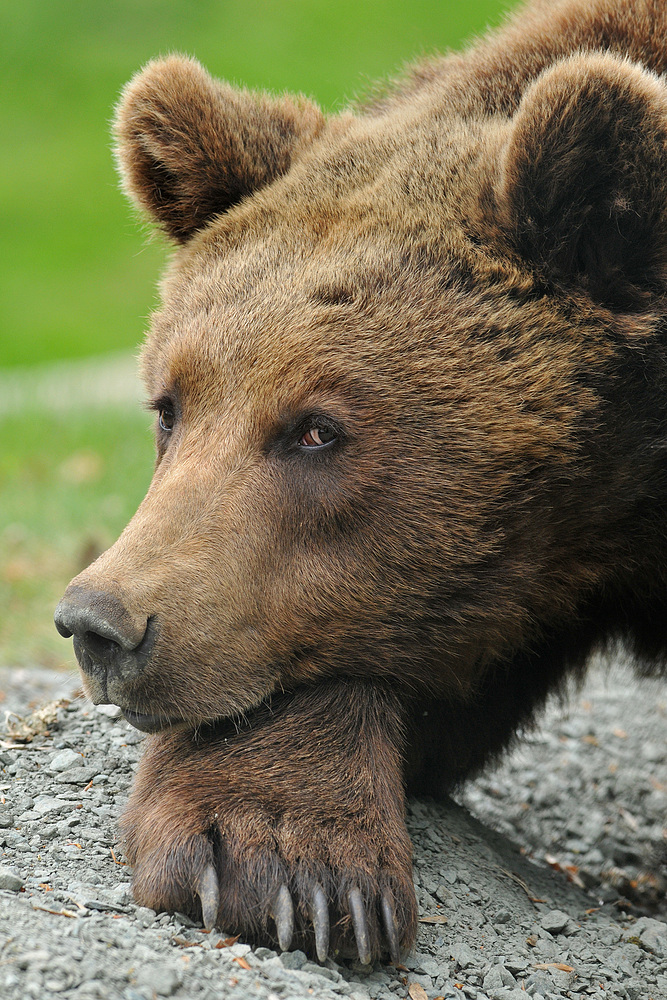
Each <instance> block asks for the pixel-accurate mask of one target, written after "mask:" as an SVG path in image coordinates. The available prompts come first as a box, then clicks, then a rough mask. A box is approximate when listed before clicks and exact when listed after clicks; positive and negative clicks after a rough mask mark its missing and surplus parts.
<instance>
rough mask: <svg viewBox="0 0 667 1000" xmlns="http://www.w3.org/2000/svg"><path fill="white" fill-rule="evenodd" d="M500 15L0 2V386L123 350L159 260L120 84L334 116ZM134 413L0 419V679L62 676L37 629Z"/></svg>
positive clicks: (396, 7)
mask: <svg viewBox="0 0 667 1000" xmlns="http://www.w3.org/2000/svg"><path fill="white" fill-rule="evenodd" d="M511 5H512V4H511V0H470V2H467V3H461V2H460V0H374V2H368V3H367V2H363V0H354V2H353V0H200V2H198V0H190V2H188V0H108V2H102V0H52V2H51V0H21V2H20V3H18V2H16V3H6V4H2V5H0V83H1V88H0V92H1V93H2V95H3V96H2V101H1V102H0V134H1V135H2V142H1V144H0V246H1V247H2V266H1V267H0V375H2V371H1V369H4V370H5V372H4V374H5V375H6V374H7V369H10V370H11V368H12V366H22V367H23V366H26V365H32V364H37V363H43V362H47V361H51V360H56V359H67V358H77V357H85V356H88V355H93V354H104V353H105V352H109V351H117V350H121V349H128V350H129V349H131V348H133V347H134V346H135V345H136V344H137V343H138V342H139V341H140V339H141V336H142V331H143V329H144V328H145V325H146V317H147V316H148V314H149V312H150V309H151V308H152V305H153V304H154V289H155V285H156V280H157V277H158V274H159V271H160V268H161V266H162V263H163V261H164V259H165V248H164V246H163V245H162V243H161V241H160V239H159V238H151V237H150V235H149V232H148V229H147V227H146V226H145V225H144V224H142V223H140V222H139V221H138V220H137V219H136V217H135V216H134V215H133V213H132V211H131V210H130V209H129V207H128V206H127V204H126V203H125V201H124V199H123V197H122V195H121V194H120V192H119V190H118V184H117V179H116V176H115V173H114V169H113V162H112V157H111V152H110V139H109V120H110V117H111V114H112V109H113V105H114V103H115V101H116V100H117V97H118V94H119V92H120V89H121V87H122V86H123V84H124V83H125V81H126V80H127V79H128V78H129V77H130V76H131V75H132V74H133V73H134V72H135V71H136V70H137V69H138V68H139V67H140V66H141V65H142V64H143V63H144V62H146V61H147V60H148V59H150V58H152V57H153V56H155V55H157V54H160V53H167V52H171V51H181V52H186V53H188V54H192V55H196V56H197V57H198V58H199V59H200V60H201V61H202V62H203V63H204V64H205V65H206V66H207V67H208V68H209V69H210V71H211V72H212V73H213V74H214V75H216V76H220V77H224V78H226V79H228V80H231V81H234V82H237V83H242V84H244V85H246V86H250V87H257V88H265V89H269V90H274V91H281V90H285V89H287V90H293V91H301V92H303V93H306V94H308V95H309V96H311V97H314V98H315V99H316V100H317V101H319V102H320V103H321V104H322V106H323V107H324V108H325V109H326V110H328V111H335V110H336V109H338V108H340V107H342V106H343V105H344V104H345V103H346V101H348V100H350V99H352V98H353V97H354V96H355V95H357V94H359V93H363V92H364V90H365V89H367V87H368V86H369V84H370V83H371V82H373V81H374V80H376V79H378V78H386V77H389V76H391V75H392V74H393V73H395V72H396V71H397V70H398V69H400V67H401V66H402V65H403V64H404V62H405V61H407V60H412V59H414V58H417V57H419V56H420V55H422V54H426V53H431V52H433V51H437V50H444V49H446V48H448V47H455V46H457V45H460V44H461V43H462V41H464V40H465V39H468V38H471V37H472V36H473V35H474V34H476V33H480V32H482V31H483V30H484V29H485V28H486V27H487V26H488V25H494V24H498V23H499V22H500V20H501V18H502V15H503V12H504V11H506V10H507V9H508V8H509V7H510V6H511ZM147 423H148V421H147V418H146V415H145V414H143V413H142V412H141V411H140V409H139V408H138V407H137V408H136V410H131V411H128V410H127V409H126V410H122V411H116V410H114V409H113V408H111V409H107V410H106V411H104V412H99V411H97V412H94V413H81V412H72V413H70V414H60V415H57V414H52V413H49V412H48V409H44V408H42V409H40V407H39V401H38V400H36V401H34V405H31V406H28V407H26V408H25V412H23V411H21V412H16V413H12V414H10V415H4V416H3V415H2V411H1V410H0V665H2V664H5V665H6V664H29V663H41V664H46V665H53V666H58V665H63V664H68V663H71V659H70V658H69V655H68V652H67V648H68V647H67V646H66V644H65V643H64V642H63V641H62V640H61V639H59V638H58V637H57V635H56V634H55V631H54V630H53V626H52V622H51V614H52V606H53V604H54V602H55V601H56V600H57V598H58V595H59V593H60V591H61V590H62V588H63V586H64V585H65V584H66V583H67V580H68V579H69V577H70V576H71V575H72V574H73V573H74V572H76V571H77V570H78V569H79V568H80V567H81V565H82V563H85V561H86V559H87V558H90V556H91V554H93V553H94V552H95V551H96V550H97V549H99V548H102V547H104V546H105V545H107V544H108V543H109V542H111V541H112V540H113V538H114V537H115V535H116V534H117V532H118V531H119V530H120V529H121V528H122V526H123V524H124V523H125V521H126V520H127V519H128V518H129V517H130V516H131V514H132V512H133V510H134V508H135V506H136V503H137V502H138V500H139V499H140V498H141V495H142V494H143V492H144V490H145V488H146V485H147V483H148V480H149V478H150V468H151V450H152V445H151V442H150V435H149V432H148V429H147Z"/></svg>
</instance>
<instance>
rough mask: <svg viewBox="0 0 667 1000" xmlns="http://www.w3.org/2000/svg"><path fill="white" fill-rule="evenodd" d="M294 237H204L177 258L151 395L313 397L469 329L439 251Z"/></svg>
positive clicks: (147, 370)
mask: <svg viewBox="0 0 667 1000" xmlns="http://www.w3.org/2000/svg"><path fill="white" fill-rule="evenodd" d="M289 235H290V234H289V233H283V232H281V231H280V230H279V229H275V230H274V231H273V232H272V233H270V234H269V235H267V236H265V237H264V238H263V239H257V238H253V239H249V240H247V241H246V242H242V243H241V245H239V246H237V247H236V248H235V249H233V250H231V251H230V250H229V249H226V250H225V252H223V251H221V249H220V248H219V246H217V245H216V240H215V238H214V237H213V235H212V234H211V233H208V234H206V237H205V238H204V239H203V240H202V241H201V244H200V246H198V247H195V248H187V250H186V252H185V253H184V254H182V257H181V259H177V260H176V262H175V264H174V265H173V267H172V270H171V273H170V274H169V276H168V278H167V280H166V281H165V283H164V304H163V306H162V308H161V309H160V310H159V311H158V312H157V313H156V314H155V315H154V317H153V323H152V330H151V333H150V334H149V337H148V340H147V344H146V347H145V348H144V355H143V367H144V374H145V377H146V381H147V382H148V385H149V391H150V392H152V393H155V392H159V391H160V388H161V387H162V386H164V385H169V384H173V383H180V384H181V385H183V384H184V383H186V382H188V381H192V380H193V379H194V380H199V381H212V382H215V383H216V384H217V386H218V387H220V386H222V385H223V384H224V385H226V386H236V387H237V389H242V390H243V391H252V390H253V387H257V388H258V389H259V390H260V391H261V392H263V393H266V392H267V391H268V390H269V389H270V388H271V387H274V388H276V387H280V386H282V387H283V388H285V389H287V388H288V387H297V386H298V387H300V388H301V389H303V390H304V391H306V390H308V389H313V388H315V386H320V385H322V384H326V383H329V384H331V385H332V386H333V385H334V384H337V385H339V386H344V385H345V384H346V383H347V384H348V385H349V384H350V383H353V382H355V381H357V382H359V383H361V384H363V383H365V382H368V379H369V375H370V373H371V372H372V373H373V379H374V381H376V383H378V382H379V384H382V383H383V382H385V381H386V380H387V379H388V378H389V377H390V376H391V375H392V373H399V372H401V371H402V370H403V368H404V366H405V363H406V355H408V354H414V355H415V356H418V355H420V354H421V355H423V354H424V353H429V352H430V350H431V349H432V346H433V343H434V339H438V337H439V335H440V334H442V335H443V336H444V335H445V333H446V328H447V327H448V326H449V327H450V331H449V333H450V336H451V335H453V333H454V328H455V327H461V326H464V327H465V325H466V323H467V319H466V316H467V313H468V312H469V303H467V301H466V296H465V295H463V294H462V292H461V287H462V277H461V271H460V267H459V265H458V263H457V262H456V261H455V259H454V258H452V259H451V260H450V261H447V260H446V259H445V258H444V257H443V255H442V252H441V250H440V251H439V252H438V257H437V259H430V258H429V252H428V248H427V247H426V246H425V245H423V246H420V247H416V246H410V245H409V244H407V243H405V244H401V245H398V246H396V245H394V244H393V243H392V241H391V238H390V236H387V235H384V236H380V237H379V238H375V239H373V240H370V239H366V240H363V239H355V238H350V237H349V233H348V234H345V233H338V232H337V231H336V230H334V231H333V232H331V233H330V234H328V235H327V236H326V237H324V238H323V237H322V236H321V235H319V236H316V235H314V234H313V233H312V232H311V233H305V232H301V233H300V234H298V237H297V239H294V240H292V241H291V242H289ZM417 286H418V287H417ZM434 318H435V319H436V323H437V324H439V327H440V329H438V328H437V327H436V329H435V330H434ZM204 372H208V373H210V376H209V375H206V377H205V378H204Z"/></svg>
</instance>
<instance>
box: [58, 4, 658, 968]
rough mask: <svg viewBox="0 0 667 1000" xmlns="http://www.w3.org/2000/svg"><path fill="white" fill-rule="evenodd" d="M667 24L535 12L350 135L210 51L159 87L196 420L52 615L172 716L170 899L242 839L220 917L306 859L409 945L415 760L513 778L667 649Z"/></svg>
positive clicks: (164, 373)
mask: <svg viewBox="0 0 667 1000" xmlns="http://www.w3.org/2000/svg"><path fill="white" fill-rule="evenodd" d="M666 33H667V11H666V8H665V5H664V4H663V3H658V2H655V3H651V2H648V0H632V2H621V0H597V2H585V3H584V2H577V0H561V2H559V3H553V2H550V3H546V2H541V3H539V2H538V3H533V4H532V5H531V6H529V7H527V8H526V9H525V10H523V11H522V12H520V13H519V14H518V15H517V17H516V18H515V19H514V20H513V21H511V22H510V23H509V24H508V26H507V27H506V28H505V29H504V30H503V31H501V32H498V33H496V34H495V35H492V36H490V37H489V38H488V39H487V40H485V41H482V42H481V43H479V44H478V45H477V46H476V47H474V48H473V49H471V50H470V51H469V52H467V53H464V54H463V55H452V56H449V57H447V58H445V59H442V60H439V61H433V62H430V63H427V64H426V65H423V66H421V67H417V68H416V69H415V70H414V72H413V73H412V74H411V75H410V76H409V77H408V78H407V79H406V80H405V81H403V82H402V83H401V84H399V85H397V87H396V88H395V89H394V90H393V91H392V92H390V93H388V94H386V95H384V96H383V97H381V98H378V99H376V100H375V101H373V102H372V103H370V104H368V106H366V107H365V108H362V109H360V110H358V111H357V112H355V113H352V112H346V113H345V114H342V115H340V116H337V117H334V118H331V119H330V120H329V121H327V122H326V123H325V122H324V119H323V118H322V117H321V115H320V113H319V112H318V111H317V109H316V108H314V107H313V106H312V105H310V104H308V103H307V102H304V101H301V100H293V99H290V98H284V99H281V100H274V99H271V98H268V97H265V96H263V95H260V96H258V95H251V94H248V93H246V92H238V91H235V90H233V89H231V88H230V87H228V86H227V85H224V84H218V83H216V82H215V81H212V80H211V79H210V78H209V77H208V76H207V75H206V74H205V73H204V71H203V70H202V69H201V68H200V67H199V66H198V65H197V64H196V63H193V62H191V61H188V60H181V59H178V58H171V59H168V60H165V61H164V62H157V63H152V64H150V65H149V66H148V67H147V69H146V70H144V71H143V73H141V74H139V75H138V76H137V78H135V80H134V81H132V83H131V84H130V85H129V86H128V88H127V90H126V92H125V94H124V97H123V100H122V102H121V104H120V106H119V110H118V119H117V133H118V139H119V162H120V165H121V170H122V173H123V177H124V181H125V184H126V187H127V189H128V191H129V193H130V194H131V195H132V197H133V198H134V200H135V202H136V203H137V204H138V205H140V206H141V207H143V208H145V209H147V210H148V211H149V212H150V213H151V215H152V216H153V218H154V219H155V220H156V221H157V222H158V223H160V224H161V225H162V226H163V227H164V228H165V230H166V231H167V233H168V234H169V235H170V236H171V237H172V238H173V240H174V241H176V242H178V243H180V244H182V246H181V247H180V249H179V250H178V252H177V253H176V255H175V257H174V260H173V263H172V265H171V267H170V268H169V271H168V273H167V275H166V277H165V280H164V283H163V305H162V308H161V309H160V310H159V312H158V313H157V314H156V315H155V316H154V318H153V324H152V330H151V333H150V334H149V337H148V341H147V344H146V347H145V349H144V352H143V359H142V367H143V375H144V379H145V382H146V386H147V390H148V393H149V395H150V397H151V399H152V400H153V405H154V406H155V408H156V409H157V410H159V411H160V412H161V413H162V414H163V416H164V417H165V419H166V420H167V422H169V421H170V420H171V417H172V416H173V429H171V430H168V431H165V430H160V429H159V428H158V431H157V448H158V458H157V465H156V470H155V476H154V479H153V483H152V484H151V487H150V490H149V492H148V494H147V496H146V499H145V500H144V502H143V503H142V505H141V506H140V508H139V510H138V512H137V514H136V516H135V517H134V519H133V520H132V521H131V523H130V524H129V525H128V527H127V528H126V530H125V532H124V533H123V534H122V535H121V537H120V539H119V540H118V542H117V543H116V544H115V545H114V546H113V547H112V548H111V549H109V551H108V552H106V553H105V554H104V555H102V556H101V557H100V558H99V559H98V560H97V562H95V563H94V564H93V565H92V566H91V567H90V568H89V569H87V570H86V571H85V572H84V573H82V574H81V575H80V576H79V577H77V578H76V580H75V581H73V583H72V585H71V586H70V589H69V590H68V592H67V595H66V597H65V599H64V601H63V604H61V606H60V608H59V611H58V613H57V621H58V623H59V627H60V629H61V631H62V632H63V634H68V633H69V632H73V633H75V637H76V638H75V642H77V652H78V655H79V658H80V661H81V663H82V666H83V668H84V670H85V671H86V674H87V680H86V682H87V687H88V690H89V693H90V695H91V697H93V699H94V700H97V701H100V700H111V701H115V702H117V703H118V704H119V705H121V706H122V707H123V708H124V709H126V710H127V712H128V715H130V717H131V718H133V717H134V718H135V721H137V724H138V725H142V726H143V727H144V728H147V729H152V730H157V729H160V728H161V727H166V728H164V730H163V731H162V732H160V733H158V734H157V735H154V736H151V737H150V741H149V742H150V746H149V750H148V752H147V754H146V756H145V758H144V760H143V762H142V766H141V769H140V773H139V776H138V779H137V783H136V786H135V790H134V792H133V795H132V798H131V801H130V805H129V807H128V810H127V813H126V816H125V820H124V825H125V834H126V838H127V845H128V852H129V856H130V857H131V860H132V861H133V863H134V864H135V893H136V895H137V898H138V899H139V900H140V901H141V902H143V903H145V904H148V905H151V906H154V907H156V908H162V907H164V908H176V909H179V910H183V911H189V912H192V913H194V914H195V915H196V914H197V913H198V912H199V910H198V907H199V903H198V900H197V896H196V892H195V887H196V883H197V879H198V877H199V874H200V872H201V870H202V868H203V867H204V866H205V865H206V864H207V863H208V862H209V861H212V863H214V865H215V866H216V868H217V871H218V873H219V877H220V880H221V886H222V889H221V901H220V909H219V922H220V924H221V925H222V926H225V927H226V928H228V929H230V930H238V931H242V932H245V933H248V934H251V935H253V936H254V937H255V938H256V939H258V940H260V939H268V940H270V939H271V937H272V934H273V930H272V926H273V925H272V923H271V919H270V916H269V914H270V908H271V902H272V899H273V896H274V894H275V891H276V889H277V887H279V885H280V884H282V883H283V882H284V883H285V884H287V885H288V886H289V888H290V890H291V892H292V895H293V897H294V898H295V900H296V903H297V909H298V914H299V918H298V926H299V933H300V934H301V941H302V943H305V944H306V946H307V945H308V941H309V939H308V935H309V926H310V925H309V919H310V918H309V901H310V898H311V894H312V890H313V886H314V885H315V883H321V884H322V885H323V886H324V888H325V891H326V893H327V895H328V898H329V901H330V907H331V910H332V914H333V915H334V917H335V918H336V919H338V920H339V924H338V927H337V930H336V931H335V933H334V940H335V944H336V947H340V948H341V949H343V950H345V948H346V947H349V942H350V937H351V931H350V927H349V915H348V903H347V895H346V891H347V889H349V888H350V887H351V886H353V885H358V886H360V887H361V889H362V893H363V896H364V899H365V902H366V906H367V909H368V912H369V919H370V925H371V931H370V932H371V937H372V953H373V954H374V955H379V954H380V953H381V952H382V950H383V945H382V938H381V932H380V929H379V922H378V920H379V918H378V900H379V898H380V895H381V893H382V892H383V890H384V889H386V888H390V889H391V891H392V893H393V896H394V900H395V906H396V911H397V918H398V921H399V925H400V929H401V934H402V940H403V943H404V944H408V943H409V942H410V941H411V940H412V938H413V935H414V930H415V901H414V895H413V893H412V888H411V881H410V861H409V849H408V845H407V839H406V836H407V835H406V832H405V827H404V823H403V818H402V811H403V785H404V783H405V782H407V783H408V784H409V785H410V786H411V787H413V788H415V789H417V790H420V791H426V792H430V793H438V792H440V791H442V790H444V789H446V788H448V787H450V786H451V785H452V783H454V782H456V781H458V780H460V779H462V778H463V777H465V776H466V775H468V774H470V773H472V772H473V771H475V770H476V769H478V768H479V767H481V766H482V765H483V764H484V763H485V761H487V760H488V759H489V757H490V756H491V755H493V754H494V753H497V752H499V751H500V750H501V749H502V748H503V747H504V746H505V745H506V744H507V742H508V741H509V740H510V739H511V736H512V734H513V733H514V731H515V729H516V727H517V726H518V725H519V724H520V723H522V722H525V721H527V720H528V719H529V718H530V717H531V715H532V713H533V711H534V710H535V708H536V707H537V706H539V704H540V703H541V702H542V701H543V699H544V697H545V696H546V694H547V693H548V692H549V690H551V689H552V688H553V687H554V686H555V685H557V684H558V683H559V682H560V681H561V680H562V679H563V678H564V677H565V676H566V675H567V674H568V672H571V671H580V670H581V669H583V667H584V665H585V663H586V660H587V657H588V655H589V653H590V652H591V650H592V649H593V648H595V647H597V646H600V645H603V644H605V643H609V642H612V641H614V640H615V639H617V638H621V639H623V640H624V641H625V642H627V643H628V644H629V645H630V646H631V647H632V648H633V649H634V650H635V652H636V654H637V660H638V664H640V665H641V667H642V669H645V670H659V669H662V667H663V665H664V662H665V649H666V647H667V624H666V623H667V585H666V584H667V581H666V571H665V566H667V560H666V556H667V552H666V549H667V538H666V532H665V523H666V522H665V504H666V497H667V460H666V446H667V435H666V428H667V414H666V409H667V391H666V389H667V385H666V382H667V364H666V357H665V339H666V338H665V329H666V318H667V304H666V302H665V279H666V271H665V267H666V259H665V227H666V217H665V212H666V204H667V201H666V197H665V195H666V193H667V181H665V178H664V162H665V153H666V147H667V87H666V85H665V81H664V80H663V78H662V77H661V76H660V75H659V74H661V73H662V72H663V71H664V70H665V55H666V50H665V45H664V39H665V37H667V34H666ZM170 415H171V416H170ZM313 427H314V428H319V429H320V431H322V430H324V431H325V432H328V433H329V434H335V435H336V439H335V440H334V441H333V443H332V444H331V445H330V446H328V447H325V448H322V449H320V450H307V449H304V447H303V445H302V444H300V442H302V441H303V435H304V434H306V433H307V432H308V431H309V429H310V428H313ZM131 713H139V718H137V717H136V716H132V715H131ZM141 716H144V718H143V719H142V718H141ZM230 719H237V720H238V721H237V728H234V726H231V728H230V723H229V722H228V721H225V720H230ZM170 724H174V725H173V727H172V728H169V725H170Z"/></svg>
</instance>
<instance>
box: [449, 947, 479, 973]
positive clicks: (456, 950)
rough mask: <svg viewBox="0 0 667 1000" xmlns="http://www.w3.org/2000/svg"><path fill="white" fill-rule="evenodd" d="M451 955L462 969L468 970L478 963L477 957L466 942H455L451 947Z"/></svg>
mask: <svg viewBox="0 0 667 1000" xmlns="http://www.w3.org/2000/svg"><path fill="white" fill-rule="evenodd" d="M449 954H450V956H451V957H452V958H453V959H454V961H455V962H456V964H457V965H458V966H459V968H461V969H468V968H470V967H471V966H473V965H475V963H476V962H477V955H475V953H474V951H473V950H472V948H471V947H470V945H467V944H466V943H465V941H455V942H454V944H452V945H450V946H449Z"/></svg>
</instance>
